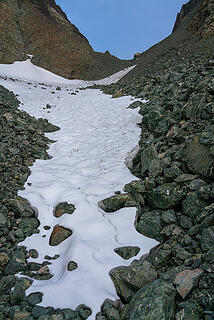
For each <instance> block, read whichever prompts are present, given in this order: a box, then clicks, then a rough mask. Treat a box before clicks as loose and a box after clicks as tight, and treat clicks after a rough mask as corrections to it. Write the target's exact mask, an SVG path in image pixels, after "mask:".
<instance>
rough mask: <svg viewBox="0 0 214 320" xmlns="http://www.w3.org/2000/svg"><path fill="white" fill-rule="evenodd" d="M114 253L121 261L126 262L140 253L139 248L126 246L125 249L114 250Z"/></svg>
mask: <svg viewBox="0 0 214 320" xmlns="http://www.w3.org/2000/svg"><path fill="white" fill-rule="evenodd" d="M114 251H115V252H116V253H117V254H118V255H119V256H121V257H122V258H123V259H125V260H128V259H130V258H132V257H134V256H136V255H137V254H138V253H139V252H140V248H139V247H132V246H126V247H120V248H115V249H114Z"/></svg>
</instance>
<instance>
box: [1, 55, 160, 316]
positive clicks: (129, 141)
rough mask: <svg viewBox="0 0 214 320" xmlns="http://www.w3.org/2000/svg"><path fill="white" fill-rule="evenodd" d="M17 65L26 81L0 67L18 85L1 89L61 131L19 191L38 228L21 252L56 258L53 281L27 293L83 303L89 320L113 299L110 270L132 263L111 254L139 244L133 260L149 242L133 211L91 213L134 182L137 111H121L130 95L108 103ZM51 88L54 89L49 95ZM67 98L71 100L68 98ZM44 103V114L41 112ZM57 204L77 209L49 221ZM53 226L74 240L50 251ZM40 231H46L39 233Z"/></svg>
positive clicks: (63, 303) (54, 301)
mask: <svg viewBox="0 0 214 320" xmlns="http://www.w3.org/2000/svg"><path fill="white" fill-rule="evenodd" d="M27 63H28V64H29V65H28V66H27ZM22 64H23V69H26V70H28V69H29V68H31V69H32V70H30V71H29V72H30V75H29V72H28V79H27V81H28V82H27V81H24V74H23V76H22V74H21V72H22V71H18V74H17V70H18V68H17V66H16V65H13V66H14V69H12V68H11V66H10V69H9V68H8V69H7V66H0V75H7V76H14V75H15V76H16V77H20V79H21V81H19V82H14V81H11V80H9V79H8V80H3V79H0V84H2V85H4V86H5V87H7V88H8V89H9V90H12V91H14V92H15V93H17V94H18V95H19V97H18V98H19V100H20V101H21V102H22V103H23V105H22V106H21V108H22V109H23V110H25V111H27V112H28V113H30V114H31V115H33V116H35V117H37V118H40V117H42V118H47V119H48V120H49V121H50V122H51V123H53V124H56V125H58V126H59V127H60V128H61V129H60V131H57V132H54V133H51V134H48V137H50V139H52V140H55V141H56V142H55V143H53V144H51V146H50V150H49V154H50V155H51V156H52V159H50V160H45V161H44V160H37V161H36V162H35V164H34V165H33V166H32V167H31V170H32V173H31V175H30V177H29V179H28V181H27V182H28V183H30V185H28V184H27V183H26V184H25V190H24V191H20V192H19V195H20V196H22V197H24V198H27V199H28V200H29V201H30V202H31V204H32V206H33V207H36V208H37V209H38V212H39V216H38V217H39V220H40V222H41V225H40V227H39V229H40V233H39V234H36V235H33V236H31V237H29V238H27V239H26V240H25V241H24V242H23V243H22V245H25V246H26V247H27V248H28V249H32V248H33V249H37V250H38V252H39V258H38V259H32V261H35V262H43V261H44V256H45V255H49V256H54V255H56V254H59V255H60V257H59V258H58V259H56V260H54V261H52V265H51V266H50V270H51V273H52V274H53V275H54V276H53V278H52V279H50V280H46V281H38V280H37V281H34V282H33V285H32V286H31V288H30V289H28V291H27V294H30V293H31V292H35V291H41V292H43V293H44V296H43V301H42V303H41V305H43V306H49V305H51V306H53V307H55V308H66V307H69V308H73V309H75V308H76V307H77V306H78V305H79V304H82V303H84V304H86V305H87V306H89V307H90V308H91V309H92V310H93V314H92V316H91V317H90V318H89V319H95V314H96V313H97V312H98V311H99V310H100V306H101V304H102V303H103V301H104V300H105V299H106V298H111V299H114V300H115V299H117V298H118V297H117V294H116V291H115V288H114V285H113V282H112V281H111V279H110V277H109V271H110V270H111V269H112V268H114V267H116V266H119V265H129V264H130V262H131V261H132V260H133V259H134V258H132V259H130V260H128V261H125V260H124V259H122V258H121V257H120V256H119V255H117V254H116V253H115V252H114V249H115V248H117V247H120V246H126V245H134V246H139V247H140V248H141V251H140V253H139V254H138V256H137V258H139V257H140V256H142V255H143V254H144V253H146V252H148V250H149V249H150V248H151V247H153V246H154V245H155V244H156V241H154V240H151V239H148V238H146V237H144V236H142V235H140V234H139V233H138V232H137V231H136V230H135V228H134V219H135V213H136V209H135V208H124V209H121V210H119V211H117V212H115V213H111V214H106V213H104V212H103V211H102V210H101V209H100V208H99V207H98V201H100V200H102V199H104V198H106V197H108V196H112V195H113V194H114V192H115V191H118V190H119V191H122V190H123V187H124V185H125V184H126V183H128V182H130V181H131V180H133V179H136V178H135V177H133V176H132V175H131V173H130V171H129V170H128V168H127V167H126V166H125V164H124V161H125V158H126V156H127V154H128V153H129V152H130V150H131V149H132V148H134V147H135V146H136V144H137V141H138V140H139V135H140V128H139V127H138V126H137V125H136V123H138V122H139V121H140V116H139V115H138V110H136V109H134V110H132V109H127V107H128V106H129V104H130V103H131V102H132V100H133V99H132V98H131V97H127V96H125V97H121V98H118V99H113V98H112V97H111V96H109V95H105V94H103V93H102V92H101V91H99V90H91V89H86V90H78V88H79V87H84V86H86V85H87V84H88V82H83V81H68V80H66V79H63V78H60V77H57V76H55V75H53V74H51V73H49V72H47V71H45V70H42V69H40V68H37V67H34V66H33V65H31V64H30V62H29V61H28V62H22ZM18 66H19V67H20V65H18ZM21 69H22V68H21ZM23 69H22V70H23ZM26 70H25V72H26ZM125 72H127V71H125ZM122 75H123V73H122V72H121V73H120V74H117V75H115V76H113V77H110V78H108V79H107V80H102V82H103V83H110V82H113V81H116V80H118V79H119V78H120V77H121V76H122ZM30 76H31V78H32V79H33V80H32V81H31V84H29V77H30ZM39 82H43V83H45V86H44V85H39V84H38V83H39ZM56 83H58V85H59V86H60V87H61V90H57V91H56V90H55V89H56ZM42 87H43V88H45V89H42ZM53 91H54V92H55V94H53V93H52V92H53ZM75 91H78V92H75ZM74 92H75V93H76V95H74V94H71V93H74ZM47 103H49V104H50V105H51V106H52V108H51V109H44V107H45V106H46V104H47ZM48 112H49V113H48ZM63 201H67V202H68V203H72V204H74V205H75V207H76V210H75V211H74V213H73V214H72V215H68V214H64V215H63V216H62V217H61V218H55V217H54V216H53V208H54V206H55V205H56V204H57V203H59V202H63ZM57 224H59V225H60V226H63V227H66V228H69V229H71V230H72V231H73V234H72V236H71V237H69V238H68V239H67V240H65V241H64V242H62V243H61V244H60V245H58V246H57V247H51V246H50V245H49V238H50V234H51V232H52V230H53V227H54V226H55V225H57ZM47 225H48V226H51V229H50V230H45V229H44V226H47ZM135 258H136V257H135ZM69 261H75V262H76V263H77V264H78V268H77V269H76V270H74V271H72V272H69V271H67V264H68V262H69Z"/></svg>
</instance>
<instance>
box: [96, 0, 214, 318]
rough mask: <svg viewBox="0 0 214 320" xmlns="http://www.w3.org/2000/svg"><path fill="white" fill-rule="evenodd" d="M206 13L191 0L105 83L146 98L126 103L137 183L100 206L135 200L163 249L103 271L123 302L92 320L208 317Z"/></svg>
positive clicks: (207, 8) (212, 207)
mask: <svg viewBox="0 0 214 320" xmlns="http://www.w3.org/2000/svg"><path fill="white" fill-rule="evenodd" d="M213 12H214V10H213V1H193V0H192V1H190V2H189V3H188V4H187V5H185V6H184V7H183V8H182V11H181V13H180V14H179V15H178V17H177V21H176V24H175V28H174V31H173V34H172V35H171V36H169V37H168V38H167V39H165V40H163V41H162V42H161V43H159V44H157V45H156V46H154V47H153V48H151V49H149V50H148V51H147V52H145V53H144V54H142V55H141V57H140V58H139V59H138V61H139V64H138V66H137V67H136V68H135V69H134V70H132V71H131V72H130V73H129V74H128V75H127V76H125V77H124V78H123V79H122V81H120V83H118V84H114V85H111V86H108V87H103V88H102V89H103V90H104V91H105V92H106V93H109V94H112V95H113V97H115V98H116V97H119V96H121V95H123V94H124V95H126V94H127V95H133V96H135V97H136V98H140V99H145V100H146V101H147V102H146V103H144V104H143V103H142V102H141V101H138V102H135V103H133V104H132V105H130V108H136V107H139V108H140V110H139V113H140V114H141V115H142V116H143V118H142V123H141V124H140V125H141V128H142V134H141V139H140V141H139V151H138V153H137V155H136V156H135V157H134V159H133V163H132V166H131V170H132V172H133V174H134V175H136V176H137V177H138V178H140V180H134V181H132V182H130V183H129V184H127V185H126V186H125V188H124V191H125V192H126V194H122V195H118V196H113V197H111V198H108V199H104V200H103V201H102V203H101V207H102V208H103V209H105V210H106V211H107V212H109V211H115V210H117V209H119V208H122V207H124V206H129V205H130V201H124V198H125V196H126V198H129V197H132V199H133V198H134V199H135V202H136V207H137V214H136V221H135V227H136V230H137V231H138V232H140V233H142V234H143V235H145V236H148V237H151V238H154V239H156V240H158V241H159V242H160V245H159V246H157V247H156V248H153V249H152V250H151V251H150V252H149V254H148V255H146V256H143V257H141V259H140V260H135V261H134V262H132V263H131V265H130V266H129V267H119V268H116V269H113V270H112V271H111V272H110V276H111V278H112V280H113V282H114V284H115V287H116V289H117V293H118V295H119V297H120V299H121V302H122V304H123V305H122V306H121V304H118V303H115V302H113V301H109V302H108V306H109V309H108V311H106V307H105V304H104V305H103V306H102V308H101V312H100V314H99V315H98V316H97V320H98V319H99V320H100V319H107V320H109V319H111V315H112V314H115V315H117V316H115V319H122V320H130V319H133V320H134V319H135V320H141V319H142V320H158V319H163V320H213V319H214V291H213V288H214V269H213V262H214V256H213V248H214V220H213V218H214V196H213V190H214V189H213V188H214V153H213V147H214V81H213V79H214V56H213V49H214V42H213V32H212V21H213V20H212V16H213ZM202 17H203V19H202ZM208 26H209V28H208ZM208 29H209V32H207V31H208ZM128 195H129V196H128ZM132 203H133V200H132ZM103 204H105V206H103Z"/></svg>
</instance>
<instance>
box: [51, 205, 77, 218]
mask: <svg viewBox="0 0 214 320" xmlns="http://www.w3.org/2000/svg"><path fill="white" fill-rule="evenodd" d="M74 211H75V206H74V205H73V204H68V203H67V202H61V203H58V204H57V205H56V207H54V211H53V215H54V217H56V218H60V217H61V216H62V215H63V214H65V213H67V214H72V213H73V212H74Z"/></svg>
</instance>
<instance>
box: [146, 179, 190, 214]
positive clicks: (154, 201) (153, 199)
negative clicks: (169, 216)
mask: <svg viewBox="0 0 214 320" xmlns="http://www.w3.org/2000/svg"><path fill="white" fill-rule="evenodd" d="M186 193H187V189H186V187H185V186H182V185H181V184H179V183H176V182H172V183H165V184H162V185H159V186H158V187H157V188H154V189H153V190H151V191H148V201H149V204H150V205H151V206H152V207H153V208H158V209H169V208H173V207H174V206H176V205H178V204H179V202H180V201H181V200H182V199H184V197H185V195H186Z"/></svg>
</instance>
